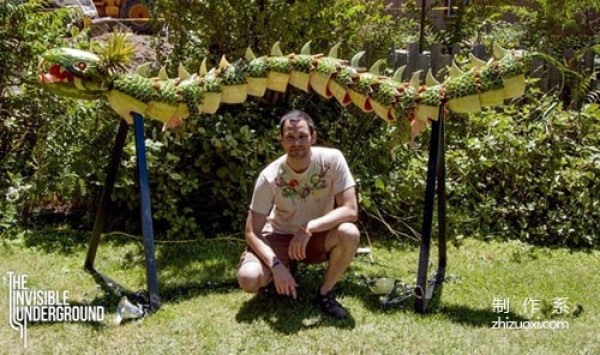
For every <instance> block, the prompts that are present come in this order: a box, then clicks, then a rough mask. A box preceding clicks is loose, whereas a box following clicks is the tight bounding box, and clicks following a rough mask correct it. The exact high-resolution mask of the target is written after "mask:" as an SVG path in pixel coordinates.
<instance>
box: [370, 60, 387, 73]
mask: <svg viewBox="0 0 600 355" xmlns="http://www.w3.org/2000/svg"><path fill="white" fill-rule="evenodd" d="M382 64H385V60H384V59H378V60H377V61H376V62H375V63H373V65H371V68H369V73H371V74H374V75H379V73H380V71H381V69H380V67H381V65H382Z"/></svg>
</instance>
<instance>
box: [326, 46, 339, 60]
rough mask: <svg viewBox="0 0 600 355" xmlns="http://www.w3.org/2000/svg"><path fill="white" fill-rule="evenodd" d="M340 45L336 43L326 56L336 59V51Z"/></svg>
mask: <svg viewBox="0 0 600 355" xmlns="http://www.w3.org/2000/svg"><path fill="white" fill-rule="evenodd" d="M341 45H342V44H341V43H336V44H335V45H334V46H333V47H331V49H330V50H329V54H328V55H327V56H328V57H330V58H335V59H337V57H338V49H339V48H340V46H341Z"/></svg>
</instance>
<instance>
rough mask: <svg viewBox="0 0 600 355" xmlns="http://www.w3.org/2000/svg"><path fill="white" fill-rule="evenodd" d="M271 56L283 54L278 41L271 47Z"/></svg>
mask: <svg viewBox="0 0 600 355" xmlns="http://www.w3.org/2000/svg"><path fill="white" fill-rule="evenodd" d="M271 55H272V56H274V57H275V56H282V55H283V52H281V48H279V41H277V42H275V43H274V44H273V47H271Z"/></svg>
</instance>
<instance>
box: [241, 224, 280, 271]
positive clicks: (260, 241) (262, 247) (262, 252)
mask: <svg viewBox="0 0 600 355" xmlns="http://www.w3.org/2000/svg"><path fill="white" fill-rule="evenodd" d="M246 243H247V244H248V246H249V247H250V248H251V249H252V251H254V253H255V254H256V255H257V256H258V257H259V258H260V259H261V260H262V261H263V262H264V263H265V265H267V266H271V265H273V262H274V260H275V259H276V258H277V256H276V255H275V252H274V251H273V248H271V246H270V245H269V243H268V242H267V241H266V240H265V238H264V237H263V236H262V235H261V236H259V235H257V234H256V233H255V232H250V233H248V232H246Z"/></svg>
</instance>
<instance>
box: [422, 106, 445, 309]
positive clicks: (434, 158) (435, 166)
mask: <svg viewBox="0 0 600 355" xmlns="http://www.w3.org/2000/svg"><path fill="white" fill-rule="evenodd" d="M444 120H445V117H444V104H443V103H442V104H441V105H440V108H439V115H438V120H437V121H434V122H433V123H432V125H431V143H430V146H429V162H428V166H427V186H426V190H425V211H424V217H423V229H422V236H421V249H420V253H419V270H418V274H417V285H416V287H415V312H417V313H425V311H426V310H427V305H428V303H429V301H430V300H431V299H432V298H433V294H434V291H435V289H436V286H439V285H441V284H442V283H443V282H444V273H445V270H446V199H445V195H446V186H445V180H446V163H445V141H444V131H445V123H444ZM436 180H437V197H438V213H437V217H438V256H439V259H438V269H437V270H436V271H435V273H434V274H433V277H432V279H431V280H429V282H428V281H427V270H428V267H429V249H430V245H431V230H432V223H433V202H434V199H435V193H436V189H435V188H436Z"/></svg>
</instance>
